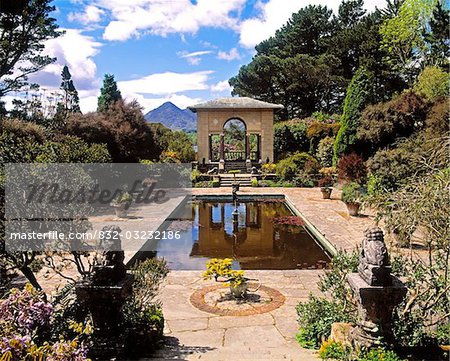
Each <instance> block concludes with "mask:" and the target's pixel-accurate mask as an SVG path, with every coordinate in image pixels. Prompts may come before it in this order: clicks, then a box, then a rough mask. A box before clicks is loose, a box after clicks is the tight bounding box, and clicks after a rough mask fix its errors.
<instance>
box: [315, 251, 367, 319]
mask: <svg viewBox="0 0 450 361" xmlns="http://www.w3.org/2000/svg"><path fill="white" fill-rule="evenodd" d="M358 262H359V253H358V251H353V252H352V253H347V252H344V251H338V252H337V253H336V255H335V256H334V257H333V259H332V260H331V263H330V267H329V268H328V269H326V270H325V274H324V276H322V277H321V278H320V281H319V283H318V286H319V289H320V290H321V291H322V292H327V293H329V294H330V295H331V297H332V299H333V300H335V301H336V302H341V303H342V305H343V306H342V307H343V308H345V309H346V311H347V312H348V313H349V314H352V312H354V311H356V301H355V299H354V297H353V291H352V290H351V289H350V286H349V285H348V283H347V275H348V274H349V273H352V272H357V268H358Z"/></svg>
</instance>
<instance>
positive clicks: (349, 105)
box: [333, 68, 372, 164]
mask: <svg viewBox="0 0 450 361" xmlns="http://www.w3.org/2000/svg"><path fill="white" fill-rule="evenodd" d="M371 79H372V74H370V73H369V72H368V71H367V70H366V69H364V68H359V69H358V71H357V72H356V74H355V76H354V77H353V79H352V81H351V83H350V85H349V86H348V89H347V94H346V96H345V100H344V110H343V113H342V118H341V127H340V129H339V132H338V134H337V136H336V140H335V142H334V155H333V164H336V163H337V160H338V158H339V157H340V156H341V155H342V154H345V153H349V152H350V151H352V150H354V149H353V148H354V146H355V144H356V142H357V138H356V131H357V129H358V126H359V122H360V116H361V112H362V110H363V109H364V107H365V106H366V105H367V104H368V103H369V102H370V100H371V93H372V92H371V90H370V89H371V83H372V80H371Z"/></svg>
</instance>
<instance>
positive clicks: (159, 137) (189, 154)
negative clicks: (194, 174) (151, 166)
mask: <svg viewBox="0 0 450 361" xmlns="http://www.w3.org/2000/svg"><path fill="white" fill-rule="evenodd" d="M149 127H150V129H151V130H152V133H153V134H154V140H155V142H156V153H159V154H162V153H163V152H169V153H171V154H172V155H173V156H174V157H175V158H176V159H177V160H178V161H179V162H181V163H189V162H192V161H193V160H194V159H195V152H194V145H193V143H192V139H193V138H192V137H191V136H189V135H188V134H186V133H185V132H182V131H172V130H170V129H169V128H166V127H165V126H163V125H162V124H158V123H152V124H149ZM160 159H161V157H160Z"/></svg>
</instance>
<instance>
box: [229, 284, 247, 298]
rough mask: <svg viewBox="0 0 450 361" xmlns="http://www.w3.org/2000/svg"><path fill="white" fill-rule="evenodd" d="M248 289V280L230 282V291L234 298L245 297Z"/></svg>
mask: <svg viewBox="0 0 450 361" xmlns="http://www.w3.org/2000/svg"><path fill="white" fill-rule="evenodd" d="M247 290H248V282H247V281H244V282H242V283H241V284H238V285H235V284H234V283H233V282H231V283H230V292H231V294H232V295H233V297H234V298H245V296H246V295H247Z"/></svg>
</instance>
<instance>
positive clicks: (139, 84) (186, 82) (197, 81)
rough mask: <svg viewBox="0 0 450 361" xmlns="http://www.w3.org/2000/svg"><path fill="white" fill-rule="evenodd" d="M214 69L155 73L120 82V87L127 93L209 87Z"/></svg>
mask: <svg viewBox="0 0 450 361" xmlns="http://www.w3.org/2000/svg"><path fill="white" fill-rule="evenodd" d="M212 73H213V71H211V70H205V71H197V72H193V73H174V72H165V73H155V74H150V75H147V76H145V77H143V78H140V79H135V80H126V81H120V82H118V83H117V84H118V86H119V89H120V90H121V91H123V92H126V93H140V94H155V95H160V94H173V93H179V92H183V91H188V90H205V89H208V85H207V81H208V79H209V75H210V74H212Z"/></svg>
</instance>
